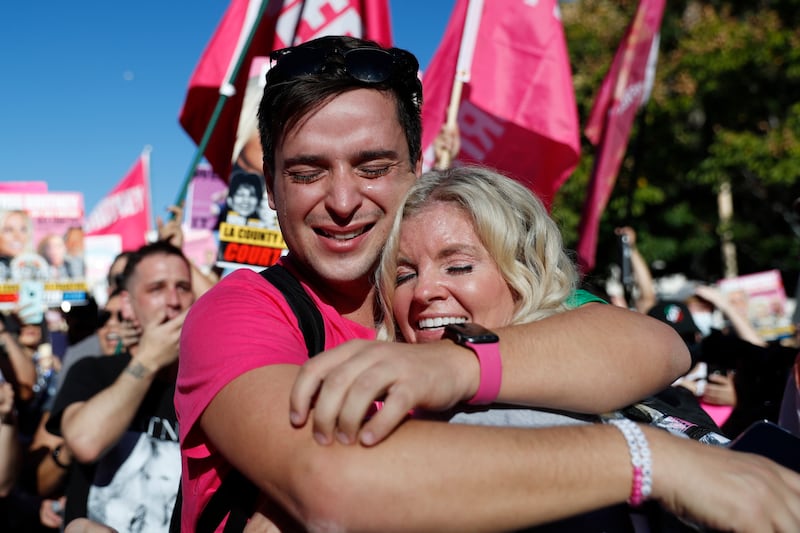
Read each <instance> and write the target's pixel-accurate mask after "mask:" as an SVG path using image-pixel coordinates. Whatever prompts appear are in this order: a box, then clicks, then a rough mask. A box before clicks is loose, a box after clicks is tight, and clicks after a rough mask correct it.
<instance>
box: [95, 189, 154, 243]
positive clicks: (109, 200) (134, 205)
mask: <svg viewBox="0 0 800 533" xmlns="http://www.w3.org/2000/svg"><path fill="white" fill-rule="evenodd" d="M144 206H145V190H144V186H142V185H136V186H134V187H131V188H130V189H125V190H122V191H119V192H118V193H116V194H112V195H111V196H106V197H105V198H103V200H102V201H101V202H100V203H99V204H98V206H97V208H96V209H95V210H94V211H92V213H91V215H89V220H88V221H87V222H86V231H87V232H91V231H95V230H98V229H101V228H105V227H107V226H110V225H111V224H113V223H114V222H116V221H117V220H119V219H121V218H127V217H129V216H133V215H135V214H137V213H141V212H142V210H143V209H144Z"/></svg>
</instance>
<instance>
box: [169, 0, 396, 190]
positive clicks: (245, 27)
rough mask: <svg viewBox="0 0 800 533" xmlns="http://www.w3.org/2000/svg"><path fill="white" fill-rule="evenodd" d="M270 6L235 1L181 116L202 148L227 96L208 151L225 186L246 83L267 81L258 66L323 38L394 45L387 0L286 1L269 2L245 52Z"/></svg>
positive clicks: (197, 70)
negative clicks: (285, 50)
mask: <svg viewBox="0 0 800 533" xmlns="http://www.w3.org/2000/svg"><path fill="white" fill-rule="evenodd" d="M266 1H267V0H232V1H231V3H230V5H229V6H228V9H227V11H225V14H224V15H223V17H222V20H221V21H220V23H219V26H217V29H216V31H215V32H214V34H213V35H212V36H211V40H210V41H209V42H208V45H207V46H206V49H205V51H204V52H203V55H202V56H201V57H200V61H199V63H198V64H197V66H196V67H195V71H194V73H193V74H192V77H191V79H190V81H189V90H188V93H187V95H186V100H185V101H184V103H183V108H182V109H181V112H180V123H181V126H183V128H184V129H185V130H186V132H187V133H188V134H189V136H190V137H191V138H192V139H193V140H194V141H195V142H196V143H198V144H199V143H200V140H201V139H202V138H203V134H204V132H205V130H206V127H207V126H208V124H209V122H210V120H211V116H212V114H213V111H214V108H215V106H216V104H217V101H218V100H219V97H220V94H221V93H223V92H224V93H225V94H227V95H228V100H227V101H226V103H225V105H224V107H223V109H222V112H221V114H220V116H219V119H218V121H217V123H216V126H215V127H214V131H213V133H212V134H211V138H210V140H209V143H208V146H207V147H206V150H205V157H206V160H207V161H208V162H209V163H210V164H211V166H212V167H213V168H214V171H215V172H216V173H217V175H219V176H220V177H221V178H222V179H224V180H226V181H227V180H228V178H229V175H230V170H231V161H232V159H233V150H234V144H235V142H236V132H237V128H238V125H239V120H240V112H241V109H242V104H243V101H244V96H245V92H246V88H247V85H248V79H249V78H250V77H251V75H253V74H255V75H263V73H259V72H255V73H253V72H252V70H253V69H252V67H253V65H254V64H255V63H258V62H259V61H260V62H263V58H265V57H267V56H269V53H270V52H271V51H273V50H278V49H280V48H285V47H287V46H291V45H294V44H300V43H302V42H305V41H308V40H311V39H315V38H317V37H322V36H324V35H351V36H354V37H364V38H367V39H372V40H374V41H377V42H379V43H381V44H383V45H391V43H392V34H391V22H390V18H389V6H388V0H339V1H333V0H284V1H283V2H281V1H271V2H269V4H268V6H267V7H266V8H265V9H266V10H265V11H264V14H263V16H262V18H261V20H260V23H259V24H258V26H257V27H256V31H255V33H254V36H253V40H252V42H251V44H250V46H249V48H247V49H246V50H244V49H243V48H244V42H245V41H246V38H247V36H248V35H249V34H250V30H251V29H252V28H253V25H254V22H255V20H254V19H255V14H256V13H258V12H259V10H260V9H261V7H262V3H263V2H266ZM242 55H243V56H244V57H243V63H242V68H241V69H240V70H239V72H238V75H237V77H236V79H235V80H231V79H230V76H231V73H232V72H233V66H234V65H235V64H236V63H237V60H238V59H239V58H240V57H241V56H242ZM254 61H255V63H254Z"/></svg>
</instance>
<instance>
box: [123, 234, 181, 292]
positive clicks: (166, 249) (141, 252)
mask: <svg viewBox="0 0 800 533" xmlns="http://www.w3.org/2000/svg"><path fill="white" fill-rule="evenodd" d="M159 254H161V255H174V256H175V257H180V258H181V259H182V260H183V262H184V263H186V266H187V267H188V268H189V269H190V270H191V265H190V264H189V260H188V259H187V258H186V256H185V255H183V252H182V251H181V249H180V248H177V247H175V246H173V245H171V244H170V243H169V242H168V241H156V242H151V243H149V244H145V245H144V246H142V247H141V248H139V249H138V250H136V251H135V252H132V253H131V254H130V256H128V263H127V264H126V265H125V270H123V271H122V284H121V286H122V288H123V289H125V290H126V291H129V290H130V287H129V284H130V280H131V276H132V275H133V273H134V272H136V267H137V266H139V263H141V262H142V260H143V259H144V258H145V257H150V256H151V255H159Z"/></svg>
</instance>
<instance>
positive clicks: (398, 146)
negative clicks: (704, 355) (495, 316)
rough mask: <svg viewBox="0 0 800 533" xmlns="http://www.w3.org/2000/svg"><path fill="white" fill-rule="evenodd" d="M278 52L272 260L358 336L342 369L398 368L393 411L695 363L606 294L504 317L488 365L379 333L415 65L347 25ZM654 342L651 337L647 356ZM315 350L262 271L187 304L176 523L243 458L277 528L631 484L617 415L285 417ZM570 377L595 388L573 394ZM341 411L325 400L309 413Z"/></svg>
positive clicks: (611, 396)
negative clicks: (539, 422)
mask: <svg viewBox="0 0 800 533" xmlns="http://www.w3.org/2000/svg"><path fill="white" fill-rule="evenodd" d="M272 59H273V65H272V68H271V69H270V71H269V72H268V74H267V80H266V81H267V83H266V87H265V90H264V95H263V98H262V101H261V105H260V109H259V133H260V136H261V142H262V148H263V166H264V174H265V178H266V184H267V194H268V198H269V202H270V206H271V207H272V208H274V209H275V211H276V212H277V214H278V219H279V222H280V226H281V231H282V233H283V237H284V240H285V241H286V243H287V245H288V248H289V253H288V255H286V256H285V257H283V258H282V259H281V260H280V262H279V264H280V265H281V266H282V267H283V268H285V269H286V270H288V271H289V272H290V273H291V274H293V275H294V276H295V277H297V278H298V279H299V280H300V282H301V283H302V285H303V288H304V289H305V290H306V292H308V293H309V296H310V297H311V299H312V300H313V302H314V304H315V305H316V307H317V308H318V310H319V311H320V313H321V315H322V320H323V322H324V330H325V347H326V348H328V349H331V348H334V347H336V346H338V345H340V344H342V343H343V342H345V341H350V342H347V343H345V344H342V345H341V346H339V347H338V348H334V350H333V351H331V352H330V354H329V355H330V357H327V356H326V361H329V362H330V365H332V366H335V367H337V368H342V369H343V370H344V371H346V372H351V371H352V372H358V369H359V367H360V366H364V365H367V366H371V367H373V368H375V372H376V374H375V375H376V376H381V375H384V374H391V375H401V376H404V378H403V379H398V380H395V381H393V382H392V383H391V384H390V386H388V387H387V388H386V389H385V391H384V392H385V399H386V402H387V405H390V406H391V407H390V410H391V412H390V415H391V416H390V419H391V417H392V416H393V417H394V421H395V424H396V423H398V422H399V421H400V420H401V419H402V418H403V417H404V416H405V413H407V412H408V410H409V409H412V408H414V407H417V406H425V407H430V408H437V407H438V408H442V407H446V406H452V405H454V404H456V403H459V402H466V401H468V400H470V399H472V398H474V397H475V395H476V393H477V392H479V391H480V392H481V394H480V395H479V398H478V399H479V400H481V401H483V400H486V399H487V398H489V397H490V396H492V395H494V396H495V398H492V399H497V400H498V401H502V402H508V403H519V404H526V405H540V406H544V407H560V408H564V409H572V410H575V411H583V412H594V413H598V412H604V411H607V410H611V409H614V408H617V407H621V406H624V405H627V404H628V403H631V402H633V401H635V400H637V399H639V398H641V397H644V396H646V395H648V394H650V393H653V392H655V391H658V390H661V389H663V388H664V387H666V386H667V385H669V383H671V382H672V380H674V379H675V378H676V377H677V376H678V375H680V374H681V373H683V372H685V371H686V369H687V367H688V364H689V357H688V353H687V352H686V349H685V346H684V345H683V344H682V342H681V341H680V338H679V337H678V336H677V335H676V334H675V333H674V332H673V331H672V330H671V328H668V327H665V326H664V325H663V324H660V323H658V321H655V320H653V319H651V318H649V317H646V316H643V315H640V314H635V313H631V312H629V311H627V310H625V309H620V308H612V306H600V305H592V306H583V307H581V308H578V309H575V310H570V311H567V312H564V313H560V314H558V315H557V316H554V317H548V318H546V319H543V320H541V321H537V322H535V323H530V324H524V325H518V326H513V327H508V328H500V329H498V331H497V332H496V333H497V337H492V339H493V341H492V342H493V344H494V348H495V354H497V338H499V345H500V346H499V355H500V356H502V357H501V358H500V357H499V356H497V355H496V356H495V357H494V359H492V360H491V361H489V360H488V359H487V360H486V361H484V362H481V361H482V360H481V359H479V358H478V357H476V352H475V351H473V349H472V348H470V347H469V344H470V343H471V341H469V339H467V338H462V339H460V342H463V343H464V345H460V344H457V343H454V342H452V341H450V340H441V341H437V342H435V343H430V344H427V345H425V346H422V345H409V344H400V343H385V342H383V343H381V342H376V341H374V339H375V313H376V310H377V309H376V306H375V289H374V286H373V284H372V282H371V278H372V275H373V272H374V269H375V266H376V264H377V260H378V257H379V254H380V251H381V249H382V247H383V245H384V243H385V241H386V238H387V237H388V235H389V231H390V229H391V225H392V221H393V218H394V215H395V213H396V212H397V210H398V208H399V206H400V205H401V202H402V198H403V196H404V194H405V193H406V191H407V190H408V189H409V187H410V186H411V185H412V184H413V183H414V182H415V181H416V179H417V176H419V175H420V173H421V170H422V163H421V146H420V145H421V141H420V138H421V120H420V106H421V105H422V100H423V95H422V89H421V84H420V81H419V78H418V77H417V70H418V64H417V61H416V59H415V58H414V56H413V55H411V54H410V53H408V52H406V51H403V50H399V49H396V48H391V49H385V48H381V47H379V46H377V45H376V44H374V43H370V42H368V41H364V40H360V39H354V38H348V37H323V38H320V39H316V40H314V41H310V42H308V43H305V44H301V45H299V46H296V47H293V48H289V49H286V50H282V51H278V52H275V53H273V54H272ZM420 238H424V235H421V236H420ZM642 346H649V347H651V348H650V349H648V351H647V353H646V354H643V353H642V350H641V347H642ZM326 355H328V354H326ZM307 360H308V349H307V347H306V345H305V343H304V340H303V334H302V332H301V331H300V329H299V327H298V325H297V319H296V318H295V315H294V313H293V311H292V310H291V309H290V308H289V306H288V304H287V302H286V299H285V298H284V297H283V295H282V294H281V293H280V292H279V291H278V290H277V289H276V288H275V287H273V286H272V285H271V284H269V283H267V282H266V281H265V280H264V279H263V278H262V277H261V276H259V275H258V274H257V273H254V272H251V271H249V270H244V269H241V270H238V271H236V272H234V273H232V274H230V275H228V276H227V277H225V278H224V279H223V280H221V281H220V282H219V283H218V284H217V285H215V287H214V288H212V289H211V290H210V291H209V292H208V293H206V294H205V295H204V296H203V298H201V299H200V300H199V301H198V302H197V303H196V304H195V305H194V306H193V308H192V310H191V311H190V313H189V316H188V317H187V320H186V323H185V325H184V329H183V332H182V335H181V361H180V365H179V370H178V384H177V388H176V397H175V405H176V411H177V413H178V417H179V421H180V425H179V427H180V440H181V450H182V461H183V463H182V467H183V475H182V484H183V488H182V490H183V500H182V502H183V507H182V514H181V522H182V528H183V530H185V531H192V530H195V528H196V526H197V520H198V517H199V516H200V515H201V514H202V512H203V509H204V508H205V507H206V505H207V504H208V502H209V501H210V500H211V499H212V495H214V494H215V493H216V491H217V489H218V488H219V487H220V484H221V483H222V478H223V477H225V476H226V475H227V474H228V473H229V472H230V471H231V470H232V469H236V470H238V471H239V472H241V474H243V475H244V477H245V478H246V479H248V480H250V481H252V482H253V483H254V484H255V485H256V487H257V488H258V490H260V492H261V498H262V499H263V500H264V501H263V502H262V503H264V505H262V506H261V507H260V508H261V509H268V511H267V512H266V517H267V518H269V519H272V520H273V521H274V522H275V523H277V524H279V526H280V527H281V529H282V530H284V531H292V530H320V529H326V530H328V529H329V530H363V531H388V530H417V531H442V530H459V531H476V530H482V531H490V530H510V529H515V528H521V527H524V526H526V525H530V524H536V523H542V522H546V521H550V520H555V519H557V518H560V517H563V516H569V515H572V514H576V513H580V512H583V511H586V510H589V509H594V508H598V507H602V506H604V505H609V504H612V503H616V502H621V501H624V500H625V498H626V497H627V496H628V495H629V494H630V493H631V486H632V476H631V467H630V464H629V463H628V461H629V459H628V457H627V455H628V454H627V452H626V451H625V450H626V439H625V438H623V436H622V435H621V434H620V432H618V431H616V430H615V429H614V428H613V427H589V428H584V427H581V428H556V429H546V430H542V429H537V430H532V429H512V428H502V429H501V430H498V429H496V428H492V429H487V428H481V427H472V426H466V425H462V426H458V425H449V424H443V423H440V422H433V421H424V420H408V421H405V422H403V423H402V424H400V425H399V427H398V428H397V429H396V430H395V431H393V432H392V433H391V435H389V436H388V437H387V438H385V439H384V440H382V441H381V442H380V443H379V444H377V445H375V446H371V444H372V443H374V442H375V441H374V440H372V439H370V438H364V437H363V436H362V441H361V442H359V443H357V444H356V443H354V442H353V441H352V440H351V439H350V438H348V436H347V434H346V433H344V432H339V431H336V429H335V424H321V425H320V424H317V423H316V422H315V423H306V420H307V416H306V415H307V413H304V412H301V410H298V409H294V410H293V413H290V403H289V398H290V392H291V389H292V387H293V385H294V383H295V379H296V378H297V376H298V374H299V372H300V370H301V366H302V365H303V364H304V363H305V362H306V361H307ZM500 361H501V362H502V365H499V364H498V363H499V362H500ZM362 363H363V364H364V365H362ZM373 363H375V364H373ZM340 365H341V366H340ZM488 368H491V369H492V371H491V372H488V370H487V369H488ZM484 378H487V379H484ZM498 378H501V381H502V386H501V387H498V386H497V385H498V383H499V382H500V380H498ZM332 381H335V380H332ZM342 381H343V382H344V381H346V380H342ZM489 381H491V383H489ZM326 385H331V386H333V387H334V388H335V387H336V383H331V382H329V381H326ZM564 390H576V391H581V390H583V391H597V393H596V394H589V393H587V394H583V395H580V394H578V395H574V397H573V398H571V399H570V401H569V402H566V403H565V402H564V400H563V398H564V394H563V391H564ZM295 407H296V406H295ZM338 409H339V406H338V405H327V404H326V403H325V402H324V401H318V402H317V403H316V405H315V408H314V413H315V414H314V419H315V421H316V420H317V418H319V417H321V419H323V420H324V419H325V418H326V413H327V414H328V415H329V414H330V413H333V412H337V411H338ZM391 413H394V414H393V415H392V414H391ZM345 444H352V445H345ZM598 464H604V465H605V464H608V466H609V468H598ZM589 473H591V474H592V475H588V474H589ZM640 488H641V487H640ZM670 496H672V495H670ZM692 510H694V511H697V510H696V509H692ZM223 511H224V509H223ZM225 516H226V513H225V512H223V513H222V518H223V521H224V517H225ZM214 527H217V525H214V526H213V527H212V529H213V528H214Z"/></svg>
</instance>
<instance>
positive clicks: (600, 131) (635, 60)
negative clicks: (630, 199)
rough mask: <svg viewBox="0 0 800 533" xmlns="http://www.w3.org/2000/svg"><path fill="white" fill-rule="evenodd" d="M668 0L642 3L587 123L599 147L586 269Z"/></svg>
mask: <svg viewBox="0 0 800 533" xmlns="http://www.w3.org/2000/svg"><path fill="white" fill-rule="evenodd" d="M665 4H666V1H665V0H641V1H640V2H639V7H638V8H637V9H636V14H635V15H634V18H633V21H632V22H631V24H630V26H628V29H627V30H626V31H625V35H624V37H623V39H622V43H621V44H620V47H619V49H618V50H617V53H616V55H615V56H614V61H613V62H612V63H611V68H610V69H609V71H608V74H607V75H606V77H605V79H604V80H603V84H602V85H601V86H600V92H599V93H598V94H597V99H596V100H595V102H594V106H593V107H592V112H591V115H590V116H589V122H588V123H587V124H586V130H585V133H586V136H587V137H588V138H589V140H590V141H591V142H592V144H595V145H598V149H597V155H596V157H595V162H594V169H593V170H592V176H591V179H590V182H589V194H588V195H587V197H586V201H585V203H584V207H583V215H582V217H581V224H580V228H579V230H578V234H579V239H578V249H577V251H578V262H579V264H580V266H581V271H582V272H584V273H588V272H591V270H592V269H593V268H594V266H595V254H596V252H597V232H598V229H599V227H600V217H601V216H602V214H603V210H604V209H605V207H606V204H607V203H608V198H609V197H610V196H611V191H612V190H613V189H614V183H615V182H616V181H617V173H618V172H619V167H620V165H621V164H622V158H623V157H624V156H625V150H626V149H627V147H628V138H629V136H630V132H631V127H632V125H633V119H634V118H635V116H636V112H637V111H638V110H639V108H640V107H641V105H642V104H643V103H644V102H645V101H646V95H647V93H648V88H647V82H648V64H651V65H652V64H653V63H654V59H655V57H657V55H656V54H657V45H658V31H659V27H660V26H661V19H662V16H663V15H664V6H665ZM598 143H599V144H598Z"/></svg>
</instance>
